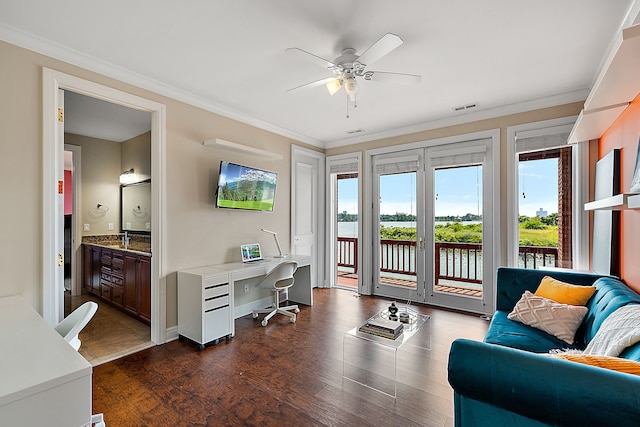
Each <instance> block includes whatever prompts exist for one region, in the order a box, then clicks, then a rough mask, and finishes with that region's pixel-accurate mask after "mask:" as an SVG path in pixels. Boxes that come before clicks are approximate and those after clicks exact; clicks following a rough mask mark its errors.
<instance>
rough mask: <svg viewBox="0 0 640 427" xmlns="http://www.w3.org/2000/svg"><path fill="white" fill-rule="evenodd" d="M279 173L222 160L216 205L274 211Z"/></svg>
mask: <svg viewBox="0 0 640 427" xmlns="http://www.w3.org/2000/svg"><path fill="white" fill-rule="evenodd" d="M277 177H278V175H277V174H276V173H273V172H267V171H263V170H260V169H255V168H252V167H249V166H241V165H236V164H235V163H230V162H225V161H222V162H220V175H219V178H218V193H217V196H216V206H217V207H219V208H232V209H248V210H256V211H273V199H274V198H275V195H276V179H277Z"/></svg>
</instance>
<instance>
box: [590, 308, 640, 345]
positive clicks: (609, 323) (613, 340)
mask: <svg viewBox="0 0 640 427" xmlns="http://www.w3.org/2000/svg"><path fill="white" fill-rule="evenodd" d="M639 341H640V304H629V305H625V306H622V307H620V308H619V309H617V310H616V311H614V312H613V313H611V314H610V315H609V317H607V318H606V319H604V321H603V322H602V325H600V328H598V332H596V335H595V336H594V337H593V339H592V340H591V342H590V343H589V344H587V348H585V349H584V354H596V355H603V356H619V355H620V353H622V352H623V351H624V350H625V349H626V348H627V347H631V346H632V345H634V344H636V343H637V342H639Z"/></svg>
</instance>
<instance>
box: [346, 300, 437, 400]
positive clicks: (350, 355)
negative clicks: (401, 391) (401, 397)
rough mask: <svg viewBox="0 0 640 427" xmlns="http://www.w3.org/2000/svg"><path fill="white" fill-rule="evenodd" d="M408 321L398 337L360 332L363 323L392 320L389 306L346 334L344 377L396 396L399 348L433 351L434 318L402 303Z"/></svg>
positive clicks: (399, 311) (414, 350)
mask: <svg viewBox="0 0 640 427" xmlns="http://www.w3.org/2000/svg"><path fill="white" fill-rule="evenodd" d="M401 313H403V316H404V318H405V319H406V321H407V323H403V332H402V333H401V334H400V335H399V336H398V337H397V338H396V339H391V338H385V337H382V336H378V335H373V334H370V333H367V332H362V331H360V330H359V329H360V327H361V326H362V325H365V324H367V323H368V322H370V321H373V320H376V319H379V318H382V319H385V320H386V319H389V311H388V309H385V310H383V311H382V312H380V313H378V314H376V315H375V316H373V317H371V318H369V319H367V320H366V321H365V322H363V323H361V324H360V325H358V326H356V327H355V328H353V329H351V330H349V331H348V332H346V333H345V334H344V338H343V346H342V377H343V380H348V381H352V382H354V383H356V384H359V385H360V386H363V387H366V388H369V389H372V390H376V391H378V392H380V393H383V394H385V395H387V396H390V397H393V398H394V399H395V398H396V393H397V387H396V380H397V362H398V351H405V350H407V351H412V352H426V351H429V350H431V317H430V316H428V315H425V314H420V313H418V311H417V310H415V309H413V308H411V307H407V306H399V307H398V313H397V314H398V315H400V314H401Z"/></svg>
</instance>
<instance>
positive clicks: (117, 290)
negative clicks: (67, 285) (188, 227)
mask: <svg viewBox="0 0 640 427" xmlns="http://www.w3.org/2000/svg"><path fill="white" fill-rule="evenodd" d="M82 278H83V279H82V280H83V286H84V287H85V289H87V291H89V292H90V293H92V294H94V295H96V296H99V297H100V298H101V299H102V300H103V301H107V302H109V303H111V304H112V305H113V306H115V307H118V308H120V309H121V310H123V311H124V312H126V313H128V314H129V315H131V316H133V317H135V318H137V319H138V320H141V321H143V322H145V323H147V324H150V323H151V257H149V256H145V255H140V254H137V253H134V252H129V251H122V250H117V249H109V248H101V247H98V246H93V245H84V247H83V273H82Z"/></svg>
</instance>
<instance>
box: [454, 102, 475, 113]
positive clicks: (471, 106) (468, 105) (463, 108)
mask: <svg viewBox="0 0 640 427" xmlns="http://www.w3.org/2000/svg"><path fill="white" fill-rule="evenodd" d="M477 106H478V103H477V102H473V103H471V104H465V105H459V106H457V107H453V111H456V112H457V111H465V110H469V109H471V108H476V107H477Z"/></svg>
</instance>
